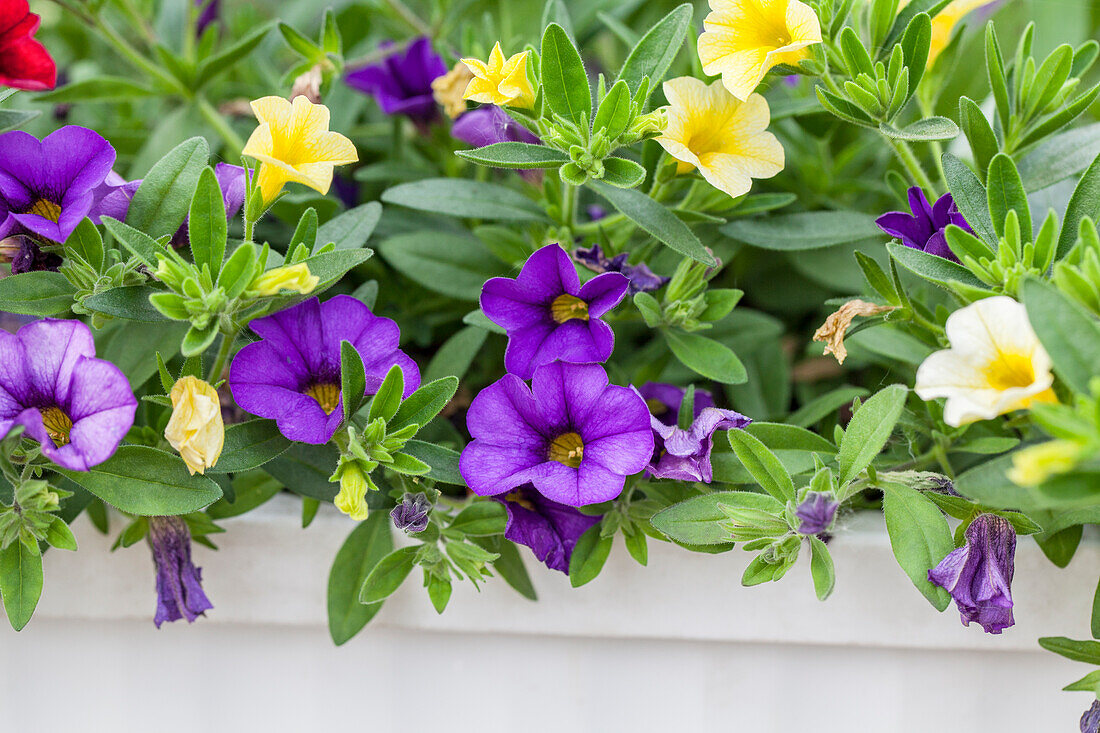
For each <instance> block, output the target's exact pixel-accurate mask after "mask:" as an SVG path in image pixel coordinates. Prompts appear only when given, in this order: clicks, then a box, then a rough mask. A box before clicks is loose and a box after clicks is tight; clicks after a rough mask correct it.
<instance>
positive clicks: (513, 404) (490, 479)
mask: <svg viewBox="0 0 1100 733" xmlns="http://www.w3.org/2000/svg"><path fill="white" fill-rule="evenodd" d="M466 425H467V427H468V428H469V430H470V435H471V436H473V438H474V439H473V441H471V442H470V443H469V444H468V445H467V446H466V448H465V450H463V451H462V457H461V459H460V460H459V469H460V470H461V472H462V478H463V479H465V481H466V485H467V486H469V487H470V489H471V490H472V491H473V492H474V493H475V494H478V495H480V496H496V495H497V494H503V493H506V492H508V491H509V490H510V489H514V488H516V487H518V486H522V485H524V484H526V483H531V484H534V487H535V489H536V490H537V491H538V492H539V493H540V494H542V495H543V496H545V497H546V498H548V499H551V500H552V501H556V502H559V503H561V504H567V505H569V506H584V505H585V504H595V503H598V502H601V501H608V500H610V499H613V498H615V497H616V496H618V495H619V494H620V493H621V492H622V490H623V484H624V482H625V481H626V477H627V476H629V475H631V474H635V473H638V472H639V471H641V470H642V469H643V468H645V466H646V463H647V462H648V461H649V458H650V456H651V455H652V454H653V431H652V430H650V428H649V412H648V410H646V406H645V401H644V400H642V398H641V397H639V396H638V394H637V393H636V392H634V391H633V390H631V389H630V388H629V387H619V386H616V385H610V384H608V382H607V373H606V372H605V371H604V370H603V367H601V366H600V365H599V364H566V363H563V362H560V361H558V362H554V363H552V364H545V365H543V366H540V367H539V368H537V369H535V373H534V377H533V379H532V382H531V386H530V387H528V386H527V385H526V384H524V383H523V381H522V380H521V379H520V378H519V377H517V376H516V375H514V374H506V375H504V377H503V378H502V379H500V380H498V381H497V382H495V383H493V384H491V385H489V386H488V387H486V388H485V389H483V390H482V391H481V393H480V394H479V395H478V396H477V397H475V398H474V401H473V403H471V405H470V409H469V411H468V412H467V413H466Z"/></svg>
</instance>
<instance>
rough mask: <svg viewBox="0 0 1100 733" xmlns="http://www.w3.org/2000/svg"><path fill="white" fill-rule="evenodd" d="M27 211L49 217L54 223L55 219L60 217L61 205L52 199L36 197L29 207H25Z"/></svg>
mask: <svg viewBox="0 0 1100 733" xmlns="http://www.w3.org/2000/svg"><path fill="white" fill-rule="evenodd" d="M27 213H28V214H35V215H37V216H41V217H42V218H43V219H49V220H50V221H52V222H54V223H55V224H56V223H57V220H58V219H60V218H61V207H60V206H59V205H57V204H55V203H54V202H53V201H49V200H47V199H38V200H37V201H35V202H34V205H33V206H31V208H29V209H27Z"/></svg>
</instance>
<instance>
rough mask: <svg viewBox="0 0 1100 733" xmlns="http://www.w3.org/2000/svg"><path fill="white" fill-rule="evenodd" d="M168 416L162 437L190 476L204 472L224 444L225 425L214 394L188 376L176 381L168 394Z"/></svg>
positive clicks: (207, 385)
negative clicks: (177, 453)
mask: <svg viewBox="0 0 1100 733" xmlns="http://www.w3.org/2000/svg"><path fill="white" fill-rule="evenodd" d="M169 397H170V398H171V399H172V417H171V418H170V419H169V420H168V426H167V427H165V428H164V437H165V438H166V439H167V440H168V442H169V443H170V444H171V446H172V447H173V448H175V449H176V450H177V451H179V454H180V458H182V459H183V462H184V463H186V464H187V470H188V471H190V472H191V474H192V475H194V474H196V473H206V469H208V468H211V467H212V466H213V465H214V464H215V463H217V462H218V458H220V457H221V454H222V446H223V445H224V444H225V424H224V423H223V422H222V406H221V401H220V400H219V399H218V391H217V390H216V389H214V388H213V387H212V386H210V385H209V384H207V383H206V382H204V381H202V380H201V379H197V378H195V377H192V376H190V375H188V376H186V377H183V378H181V379H179V380H178V381H177V382H176V383H175V384H174V385H173V386H172V391H171V392H170V393H169Z"/></svg>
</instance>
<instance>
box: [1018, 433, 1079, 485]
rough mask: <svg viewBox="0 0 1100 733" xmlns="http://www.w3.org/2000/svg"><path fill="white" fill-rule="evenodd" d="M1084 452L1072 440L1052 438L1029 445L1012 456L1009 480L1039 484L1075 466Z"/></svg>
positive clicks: (1024, 483)
mask: <svg viewBox="0 0 1100 733" xmlns="http://www.w3.org/2000/svg"><path fill="white" fill-rule="evenodd" d="M1082 452H1083V449H1082V446H1081V444H1079V443H1074V442H1073V441H1072V440H1050V441H1047V442H1046V443H1040V444H1038V445H1032V446H1028V447H1027V448H1024V449H1023V450H1021V451H1017V452H1016V453H1015V454H1013V456H1012V468H1010V469H1009V470H1008V480H1009V481H1011V482H1012V483H1014V484H1018V485H1019V486H1038V485H1039V484H1041V483H1043V482H1044V481H1046V480H1047V479H1048V478H1050V477H1051V476H1054V475H1055V474H1059V473H1065V472H1066V471H1069V470H1070V469H1072V468H1074V467H1075V466H1076V465H1077V463H1078V462H1079V461H1080V459H1081V454H1082Z"/></svg>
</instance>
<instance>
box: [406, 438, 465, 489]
mask: <svg viewBox="0 0 1100 733" xmlns="http://www.w3.org/2000/svg"><path fill="white" fill-rule="evenodd" d="M405 452H406V453H408V454H409V455H411V456H412V457H414V458H419V459H420V460H422V461H424V463H427V464H428V465H429V466H431V468H432V470H431V471H430V472H429V473H428V478H430V479H434V480H436V481H442V482H443V483H445V484H454V485H455V486H465V485H466V482H465V481H463V480H462V474H461V473H459V470H458V456H459V454H458V451H454V450H451V449H450V448H446V447H444V446H441V445H435V444H434V443H425V442H424V441H422V440H410V441H409V442H408V443H406V444H405Z"/></svg>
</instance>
